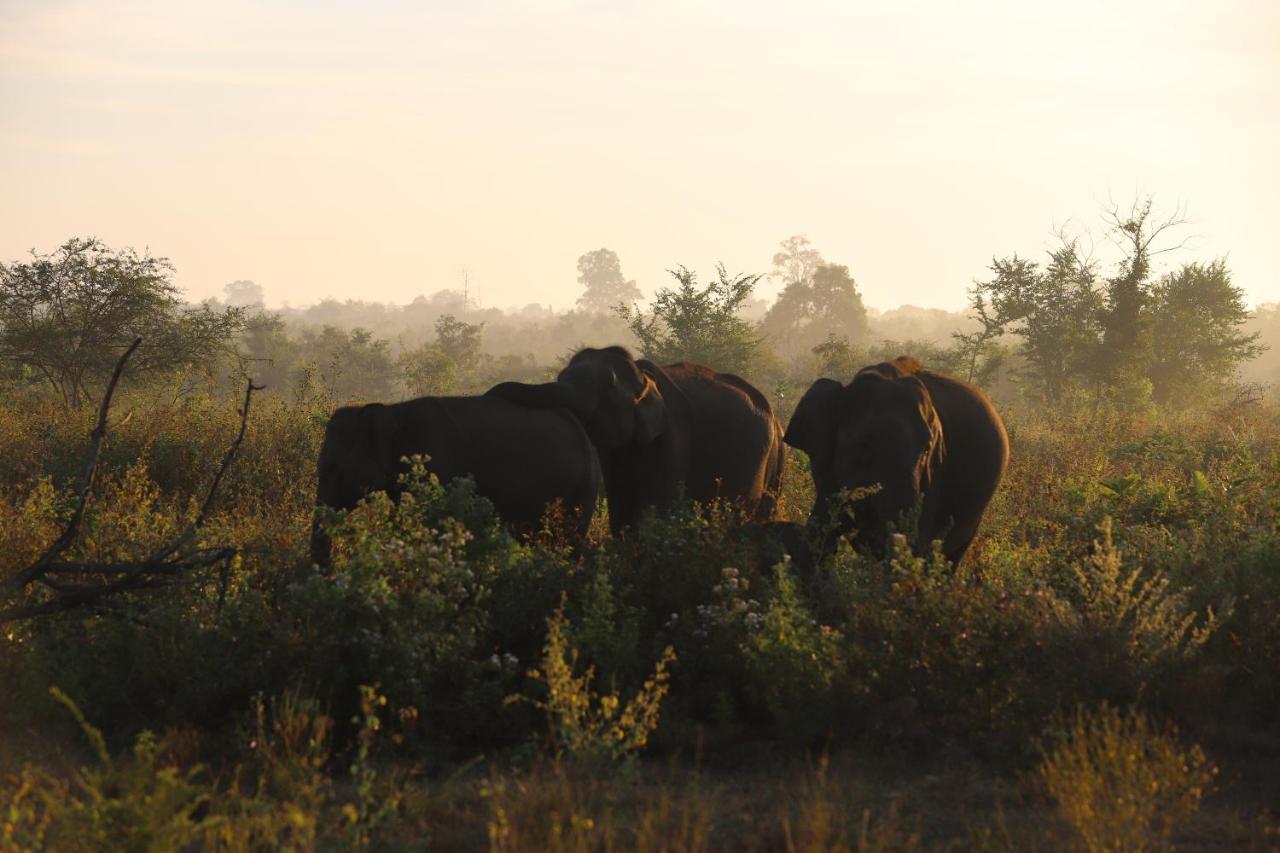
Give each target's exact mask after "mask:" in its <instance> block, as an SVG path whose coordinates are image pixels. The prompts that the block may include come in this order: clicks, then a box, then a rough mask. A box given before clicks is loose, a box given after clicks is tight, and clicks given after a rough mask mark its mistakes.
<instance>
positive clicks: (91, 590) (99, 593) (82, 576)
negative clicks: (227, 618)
mask: <svg viewBox="0 0 1280 853" xmlns="http://www.w3.org/2000/svg"><path fill="white" fill-rule="evenodd" d="M141 343H142V338H138V339H137V340H135V341H134V342H133V344H132V345H131V346H130V347H129V348H128V349H127V350H126V351H125V353H124V355H122V356H120V360H119V361H118V362H116V366H115V370H114V371H112V374H111V379H110V380H109V381H108V382H107V388H106V391H105V392H104V393H103V395H102V404H101V405H100V406H99V407H98V420H97V423H96V425H95V426H94V428H93V431H92V432H91V433H90V441H89V453H88V459H87V460H86V462H85V469H84V475H83V478H82V480H81V484H80V494H79V498H78V500H77V502H76V508H75V510H74V512H72V514H71V518H69V519H68V520H67V523H66V526H65V527H63V529H62V533H61V534H60V535H59V536H58V538H57V539H55V540H54V541H53V544H51V545H50V546H49V547H48V548H47V549H46V550H45V552H44V553H43V554H41V555H40V557H39V559H37V560H36V561H35V562H34V563H32V564H31V565H29V566H27V567H26V568H24V569H22V570H20V571H18V572H16V573H15V574H14V575H13V576H12V577H10V578H9V579H8V580H6V581H4V583H3V584H2V585H0V624H2V623H5V622H16V621H19V620H23V619H31V618H33V617H36V616H45V615H48V614H51V613H59V612H62V611H65V610H72V609H75V608H79V607H84V606H86V605H91V604H94V605H96V604H101V603H103V601H104V599H106V598H107V597H109V596H111V595H114V594H116V593H120V592H126V591H133V590H142V589H152V588H156V587H161V586H168V585H170V584H172V583H174V582H176V581H179V580H181V579H182V578H184V577H186V576H189V575H191V574H192V573H194V572H197V571H200V570H202V569H207V568H211V567H214V566H219V567H221V569H222V571H223V573H224V576H225V573H226V571H227V568H228V567H229V566H230V563H231V560H232V559H233V558H234V557H235V556H236V553H237V551H236V549H235V548H233V547H230V546H215V547H207V548H206V547H192V543H193V542H194V540H195V538H196V534H197V533H199V531H200V528H201V527H202V526H203V525H204V523H205V521H206V519H207V518H208V515H209V510H210V508H211V507H212V506H213V502H214V499H215V497H216V496H217V493H218V487H219V486H220V485H221V484H222V479H223V477H224V475H225V474H226V472H227V469H228V468H229V467H230V466H231V462H232V460H233V459H235V456H236V453H237V451H239V449H240V444H241V442H242V441H243V440H244V434H245V429H246V428H247V426H248V423H249V404H250V402H251V401H252V399H253V392H254V391H259V390H261V386H258V385H254V384H253V382H252V380H250V381H249V382H248V383H247V387H246V388H245V394H244V404H243V406H242V407H241V409H240V430H239V432H238V433H237V434H236V437H235V439H234V440H233V441H232V442H231V446H230V447H228V448H227V452H226V453H225V454H224V455H223V457H222V463H221V464H220V465H219V466H218V470H217V472H216V473H215V474H214V477H213V481H212V482H211V483H210V485H209V491H208V492H207V493H206V495H205V498H204V501H203V502H202V503H201V504H200V510H199V512H198V513H197V515H196V517H195V519H194V520H193V521H192V522H191V524H190V525H189V526H188V527H187V528H186V530H184V531H183V533H182V534H181V535H179V536H178V537H177V538H175V539H174V540H173V541H171V542H169V543H167V544H165V545H164V546H162V547H161V548H159V549H158V550H156V551H155V552H154V553H152V554H150V555H149V556H147V557H145V558H143V559H141V560H132V561H123V562H113V563H102V562H90V561H83V560H63V559H60V558H61V557H62V555H63V553H64V552H65V551H66V550H67V548H68V547H70V546H71V544H72V543H73V542H74V541H75V539H76V537H77V536H78V535H79V533H80V527H81V524H82V523H83V521H84V515H85V510H86V508H87V507H88V505H89V502H90V501H91V500H92V498H93V487H94V483H95V481H96V479H97V472H98V456H99V454H100V452H101V450H102V441H103V439H104V438H105V437H106V435H107V416H108V414H109V412H110V410H111V399H112V397H113V396H114V395H115V390H116V385H117V384H118V383H119V381H120V376H121V374H123V372H124V368H125V364H126V363H127V362H128V361H129V357H130V356H132V355H133V353H134V351H135V350H136V349H137V348H138V346H139V345H140V344H141ZM36 590H43V593H44V594H40V593H38V592H36ZM33 599H38V600H33Z"/></svg>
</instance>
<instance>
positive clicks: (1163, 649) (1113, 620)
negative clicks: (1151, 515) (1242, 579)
mask: <svg viewBox="0 0 1280 853" xmlns="http://www.w3.org/2000/svg"><path fill="white" fill-rule="evenodd" d="M1100 530H1101V533H1102V538H1101V540H1099V541H1097V542H1095V543H1094V551H1093V553H1092V554H1090V555H1089V556H1088V557H1087V558H1085V560H1083V561H1082V562H1080V563H1078V564H1077V565H1075V566H1073V567H1072V575H1073V579H1074V581H1075V584H1076V590H1075V591H1074V597H1075V598H1076V601H1075V603H1074V606H1073V607H1071V608H1070V609H1069V610H1062V611H1059V618H1060V620H1061V623H1062V625H1063V627H1064V628H1065V629H1066V630H1067V631H1068V632H1069V637H1067V638H1065V639H1064V642H1065V643H1066V644H1067V645H1068V646H1069V647H1071V648H1075V649H1077V650H1078V651H1077V654H1078V655H1079V656H1080V663H1079V666H1080V670H1081V672H1082V674H1085V677H1086V678H1087V679H1089V680H1091V681H1092V682H1093V684H1094V685H1095V689H1098V690H1105V689H1106V688H1105V685H1106V684H1108V683H1115V682H1116V681H1119V682H1120V683H1123V684H1127V685H1129V686H1130V689H1132V688H1133V687H1137V688H1139V689H1140V688H1141V687H1143V686H1145V685H1146V684H1147V683H1148V682H1149V681H1150V679H1151V678H1152V677H1155V676H1157V675H1159V674H1160V672H1161V671H1162V670H1164V669H1167V668H1168V667H1171V666H1174V665H1177V664H1180V663H1183V662H1185V661H1186V660H1188V659H1189V658H1191V657H1193V656H1194V655H1196V654H1197V653H1198V652H1199V651H1200V650H1201V649H1202V648H1203V647H1204V646H1205V644H1206V643H1207V642H1208V641H1209V638H1210V637H1211V636H1212V635H1213V633H1214V631H1215V630H1217V628H1218V626H1219V624H1220V621H1219V617H1218V616H1217V614H1215V613H1214V610H1213V607H1212V606H1209V607H1208V609H1207V612H1206V614H1205V615H1204V618H1203V619H1202V620H1200V621H1201V624H1199V625H1197V624H1196V622H1197V614H1196V613H1195V612H1194V611H1191V609H1190V608H1189V606H1188V602H1187V597H1186V594H1185V593H1184V592H1179V591H1175V590H1172V589H1170V586H1171V581H1170V579H1169V577H1168V576H1167V575H1165V574H1164V573H1163V572H1160V571H1158V570H1157V571H1152V572H1149V573H1147V575H1146V576H1145V577H1144V576H1143V572H1142V570H1141V569H1140V568H1134V569H1133V570H1132V571H1126V569H1125V566H1124V562H1123V561H1122V559H1121V552H1120V549H1119V548H1117V547H1116V545H1115V543H1114V542H1113V541H1112V523H1111V519H1110V518H1107V519H1104V521H1103V523H1102V524H1101V525H1100ZM1230 606H1231V605H1230V602H1228V603H1227V607H1226V609H1227V610H1228V611H1229V610H1230Z"/></svg>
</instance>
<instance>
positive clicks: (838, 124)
mask: <svg viewBox="0 0 1280 853" xmlns="http://www.w3.org/2000/svg"><path fill="white" fill-rule="evenodd" d="M1277 152H1280V3H1275V2H1273V0H1254V1H1253V2H1245V1H1244V0H1196V2H1177V0H1125V2H1119V3H1117V2H1114V0H1106V2H1095V0H1079V2H1072V3H1062V2H1057V3H1046V2H1038V0H1036V2H1033V1H1032V0H1016V2H1013V0H1011V2H1003V0H1001V2H993V1H991V0H985V1H984V2H979V0H966V2H942V0H935V2H920V1H919V0H894V2H875V3H860V2H850V0H843V2H829V3H827V2H794V3H787V4H782V3H755V2H746V0H733V2H728V1H727V0H723V1H722V0H715V2H693V0H681V2H666V0H645V2H575V0H525V2H491V0H458V2H453V3H434V2H422V0H418V2H408V0H405V1H404V2H400V0H364V2H361V3H358V4H357V3H348V2H336V0H334V1H333V2H330V0H306V2H303V0H263V2H244V0H212V2H206V0H181V2H174V0H162V2H151V0H145V2H140V1H136V0H101V1H100V2H79V0H0V259H3V260H5V261H13V260H18V259H20V258H22V257H23V256H25V254H26V253H27V252H28V251H29V250H30V249H32V248H35V249H37V250H39V251H42V252H46V251H51V250H52V249H54V248H55V247H56V246H57V245H59V244H60V243H62V242H63V241H65V240H66V239H68V238H69V237H71V236H76V235H81V236H82V235H95V236H97V237H99V238H101V239H102V240H104V241H106V242H107V243H108V244H109V245H112V246H133V247H135V248H138V249H143V248H148V249H149V250H150V251H151V252H152V253H154V254H157V255H163V256H167V257H168V258H170V259H171V260H172V262H173V263H174V265H175V267H176V269H177V274H176V277H175V281H176V282H177V284H179V285H180V286H181V287H182V288H183V289H184V290H185V291H186V293H187V294H188V296H189V298H191V299H193V300H198V299H203V298H207V297H212V296H218V295H220V294H221V293H222V288H223V286H224V285H225V284H226V283H228V282H231V281H234V280H237V279H251V280H253V281H255V282H257V283H258V284H260V285H261V286H262V287H263V288H264V289H265V291H266V294H267V303H268V305H279V304H283V303H288V304H291V305H295V306H298V305H305V304H309V303H313V302H316V301H319V300H320V299H323V298H329V297H332V298H337V299H366V300H379V301H393V302H399V303H404V302H408V301H410V300H412V299H413V298H414V297H416V296H418V295H423V294H431V293H433V292H435V291H437V290H441V289H444V288H457V287H460V286H461V283H462V280H463V276H464V270H465V276H466V278H467V280H468V281H469V288H470V291H471V295H472V296H473V297H475V298H478V300H479V302H480V303H481V304H483V305H485V306H487V307H488V306H493V307H504V308H505V307H517V306H523V305H526V304H529V303H540V304H544V305H552V306H554V307H556V308H557V309H561V308H567V307H569V306H571V305H572V304H573V302H574V300H575V299H576V298H577V296H578V295H579V293H580V286H579V285H578V283H577V281H576V275H577V272H576V260H577V258H578V256H579V255H581V254H583V253H584V252H587V251H590V250H592V249H597V248H601V247H607V248H610V249H613V250H614V251H616V252H617V253H618V255H619V257H620V258H621V261H622V266H623V270H624V272H625V273H626V275H627V276H628V277H629V278H634V279H636V280H637V283H638V284H639V286H640V288H641V289H642V290H643V291H644V292H645V293H646V294H652V293H653V292H654V291H655V290H657V289H658V288H660V287H663V286H665V285H666V284H667V283H669V282H670V278H669V276H668V275H667V273H666V272H665V270H667V269H668V268H671V267H674V266H676V265H679V264H683V265H685V266H687V267H689V268H691V269H694V270H696V271H698V272H700V273H703V274H711V273H712V272H713V271H714V267H715V264H716V263H718V262H721V263H723V264H724V265H725V266H726V267H727V268H728V269H729V271H730V272H767V271H768V270H769V269H770V267H771V259H772V256H773V253H774V251H775V250H776V248H777V244H778V243H779V242H780V241H781V240H782V239H784V238H786V237H788V236H790V235H792V234H798V233H802V234H806V235H807V236H808V237H809V239H810V240H811V241H812V243H813V245H814V246H815V247H816V248H818V249H819V250H820V251H821V252H822V253H823V255H824V256H825V257H826V258H827V259H828V260H830V261H834V262H837V263H842V264H846V265H847V266H848V267H849V269H850V272H851V273H852V274H853V276H854V277H855V279H856V280H857V282H858V285H859V289H860V290H861V291H862V292H863V295H864V299H865V300H866V302H867V303H868V304H869V305H871V306H876V307H880V308H890V307H894V306H897V305H901V304H916V305H924V306H934V307H941V308H948V309H956V308H959V307H961V306H962V305H963V304H964V302H965V298H966V297H965V291H966V288H967V287H968V286H969V284H970V283H971V282H972V280H973V279H974V278H977V277H982V276H983V275H984V273H985V270H986V267H987V265H988V264H989V263H990V261H991V258H992V257H993V256H1004V255H1008V254H1011V253H1013V252H1018V253H1020V254H1023V255H1032V256H1034V255H1036V254H1037V253H1039V252H1043V251H1044V250H1045V249H1046V248H1047V247H1048V246H1049V245H1050V243H1051V241H1052V235H1053V233H1054V230H1055V229H1057V228H1060V227H1063V226H1067V227H1070V228H1075V229H1078V230H1080V231H1081V232H1086V233H1087V236H1086V239H1087V240H1090V241H1092V242H1093V243H1095V244H1096V245H1097V249H1098V256H1099V258H1100V259H1102V260H1105V259H1106V258H1107V257H1108V255H1107V251H1108V248H1109V244H1108V243H1107V241H1106V236H1105V233H1104V230H1103V229H1102V227H1101V224H1100V213H1101V211H1102V209H1103V208H1104V207H1106V206H1108V205H1110V204H1112V203H1115V204H1119V205H1121V206H1123V207H1127V206H1128V205H1129V203H1130V202H1131V201H1132V200H1133V199H1134V197H1135V196H1136V195H1140V194H1146V193H1150V194H1153V195H1154V196H1155V200H1156V206H1157V208H1158V209H1161V210H1166V211H1169V210H1173V209H1174V208H1176V207H1178V206H1182V207H1183V208H1184V209H1185V210H1186V213H1187V216H1188V218H1189V220H1190V222H1189V224H1188V225H1187V226H1186V227H1185V228H1184V229H1182V231H1181V232H1179V238H1182V237H1190V238H1193V239H1192V243H1191V246H1192V248H1190V249H1188V250H1183V251H1181V252H1179V253H1174V254H1170V255H1166V256H1162V259H1161V260H1162V262H1163V263H1166V264H1171V263H1178V262H1180V261H1187V260H1192V259H1196V258H1210V257H1216V256H1219V255H1226V256H1227V257H1228V259H1229V265H1230V268H1231V269H1232V271H1233V273H1234V277H1235V283H1236V284H1237V285H1238V286H1240V287H1242V288H1243V289H1244V291H1245V295H1246V299H1247V301H1248V302H1249V303H1250V304H1257V303H1263V302H1274V301H1280V272H1278V271H1277V269H1278V267H1277V264H1276V263H1275V255H1276V244H1277V235H1280V202H1278V201H1277V200H1278V199H1280V156H1278V155H1277ZM776 290H777V285H776V284H775V283H773V282H767V281H766V282H764V283H762V285H761V292H760V295H762V296H765V297H771V296H772V294H773V293H775V292H776Z"/></svg>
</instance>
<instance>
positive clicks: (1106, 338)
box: [1094, 196, 1187, 399]
mask: <svg viewBox="0 0 1280 853" xmlns="http://www.w3.org/2000/svg"><path fill="white" fill-rule="evenodd" d="M1153 204H1154V200H1153V199H1152V197H1151V196H1146V197H1145V198H1140V199H1137V200H1135V201H1134V202H1133V204H1132V205H1131V206H1130V208H1129V210H1128V211H1121V210H1120V208H1119V207H1118V206H1117V205H1112V206H1111V207H1110V208H1109V209H1108V210H1107V211H1106V213H1105V215H1104V218H1105V220H1106V222H1107V225H1108V236H1109V237H1110V238H1111V241H1112V242H1113V243H1115V244H1116V245H1117V246H1118V247H1120V249H1121V250H1122V251H1123V252H1124V258H1123V259H1122V260H1121V262H1120V265H1119V268H1118V269H1117V271H1116V274H1115V275H1114V276H1112V277H1111V278H1108V279H1107V281H1106V300H1105V306H1104V308H1103V310H1102V312H1101V318H1102V346H1101V348H1100V350H1099V352H1098V358H1097V360H1096V362H1095V364H1094V367H1095V373H1096V374H1097V378H1098V380H1100V382H1102V383H1103V384H1104V385H1105V386H1106V387H1109V388H1111V389H1112V390H1119V391H1120V392H1121V393H1122V394H1124V395H1125V396H1126V397H1129V398H1130V399H1131V398H1132V395H1133V394H1135V393H1142V394H1145V392H1146V389H1147V382H1148V381H1149V380H1148V374H1149V372H1150V368H1151V357H1152V346H1153V343H1154V339H1153V338H1152V327H1151V321H1152V310H1151V308H1152V305H1151V300H1152V292H1151V288H1152V283H1151V281H1150V278H1151V260H1152V258H1153V257H1154V256H1156V255H1159V254H1162V253H1164V252H1171V251H1174V250H1176V249H1180V248H1182V247H1183V246H1185V245H1186V242H1187V241H1186V240H1182V241H1181V242H1179V243H1176V244H1173V245H1168V246H1164V247H1161V248H1156V243H1157V241H1158V240H1160V239H1161V237H1162V236H1163V235H1165V233H1166V232H1167V231H1169V230H1170V229H1173V228H1176V227H1178V226H1180V225H1183V224H1185V223H1186V218H1185V217H1184V216H1183V215H1182V211H1181V210H1178V211H1175V212H1174V213H1172V214H1170V215H1168V216H1166V217H1164V218H1161V219H1154V218H1153V217H1152V206H1153Z"/></svg>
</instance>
